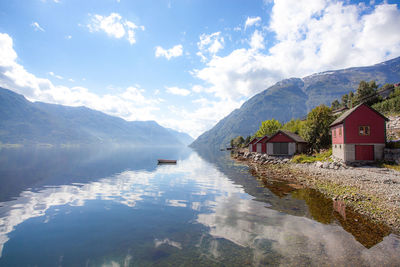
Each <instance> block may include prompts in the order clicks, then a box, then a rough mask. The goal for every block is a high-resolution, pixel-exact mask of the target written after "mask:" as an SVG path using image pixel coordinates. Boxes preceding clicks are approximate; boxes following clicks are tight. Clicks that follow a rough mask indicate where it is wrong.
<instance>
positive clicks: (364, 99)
mask: <svg viewBox="0 0 400 267" xmlns="http://www.w3.org/2000/svg"><path fill="white" fill-rule="evenodd" d="M377 88H378V85H376V83H375V81H370V82H366V81H361V82H360V84H359V85H358V88H357V92H356V104H357V105H358V104H360V103H367V104H369V105H372V104H374V103H376V102H377V101H378V97H377V94H376V89H377Z"/></svg>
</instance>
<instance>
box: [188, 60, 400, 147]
mask: <svg viewBox="0 0 400 267" xmlns="http://www.w3.org/2000/svg"><path fill="white" fill-rule="evenodd" d="M361 80H366V81H370V80H375V81H376V82H377V84H384V83H395V82H399V81H400V57H398V58H395V59H392V60H389V61H386V62H383V63H380V64H376V65H373V66H369V67H358V68H349V69H344V70H336V71H326V72H321V73H316V74H313V75H310V76H307V77H304V78H302V79H300V78H290V79H285V80H282V81H280V82H278V83H276V84H275V85H273V86H271V87H269V88H268V89H266V90H265V91H263V92H261V93H259V94H257V95H255V96H253V97H252V98H250V99H249V100H248V101H246V102H245V103H244V104H243V105H242V106H241V107H240V108H239V109H236V110H234V111H233V112H231V113H230V114H229V115H228V116H226V117H225V118H224V119H222V120H221V121H219V122H218V123H217V124H216V125H215V126H214V127H213V128H212V129H210V130H209V131H207V132H205V133H203V134H202V135H200V136H199V137H198V138H197V139H196V140H195V141H194V142H193V143H192V144H191V145H190V146H192V147H194V148H196V147H197V148H199V147H203V146H212V147H218V148H219V147H223V146H227V145H228V144H229V142H230V140H231V139H232V138H234V137H236V136H238V135H241V136H243V137H246V136H248V135H252V134H254V133H255V132H256V131H257V129H258V127H259V126H260V124H261V122H262V121H265V120H268V119H272V118H275V119H277V120H279V121H281V122H287V121H289V120H290V119H292V118H301V117H303V116H305V115H306V114H307V113H308V112H309V111H310V110H311V109H313V108H314V107H316V106H318V105H320V104H326V105H330V104H331V103H332V101H333V100H335V99H339V98H341V96H342V95H343V94H347V93H348V92H349V91H352V90H355V89H357V87H358V84H359V83H360V81H361Z"/></svg>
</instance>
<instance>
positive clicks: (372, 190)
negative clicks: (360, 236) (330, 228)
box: [236, 155, 400, 233]
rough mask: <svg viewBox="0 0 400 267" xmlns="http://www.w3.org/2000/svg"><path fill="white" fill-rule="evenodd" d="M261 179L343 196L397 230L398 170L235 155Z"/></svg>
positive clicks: (399, 224) (336, 197)
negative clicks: (276, 180)
mask: <svg viewBox="0 0 400 267" xmlns="http://www.w3.org/2000/svg"><path fill="white" fill-rule="evenodd" d="M236 158H237V159H238V160H240V161H245V162H246V163H247V164H248V165H249V166H250V167H251V168H252V169H253V171H254V172H255V174H256V175H257V176H259V177H260V178H261V179H266V180H268V179H280V180H286V181H288V182H291V183H292V182H295V183H296V184H297V185H301V186H304V187H310V188H314V189H317V190H318V191H320V192H322V193H324V194H326V195H327V196H329V197H331V198H332V199H334V200H343V201H344V202H345V203H346V205H348V206H351V207H352V208H353V209H354V210H355V211H357V212H359V213H361V214H364V215H367V216H368V217H370V218H371V219H373V220H374V221H377V222H380V223H384V224H386V225H388V226H390V228H392V229H393V230H394V231H395V232H396V233H400V172H398V171H395V170H391V169H387V168H378V167H374V166H360V167H342V166H341V167H339V168H336V166H335V168H323V167H322V164H321V163H320V162H317V163H309V164H295V163H291V162H290V161H288V160H287V159H282V158H281V159H278V160H276V161H271V160H269V161H268V160H267V161H265V160H260V159H259V158H258V157H255V156H247V157H243V155H239V156H236Z"/></svg>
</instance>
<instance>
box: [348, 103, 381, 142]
mask: <svg viewBox="0 0 400 267" xmlns="http://www.w3.org/2000/svg"><path fill="white" fill-rule="evenodd" d="M359 126H369V127H370V135H364V136H360V135H359V133H358V128H359ZM344 129H345V140H344V141H345V143H346V144H360V143H361V144H362V143H364V144H366V143H385V119H384V118H383V117H381V116H379V115H378V114H376V112H374V111H372V110H371V109H369V108H368V107H366V106H364V105H363V106H360V107H359V108H358V109H357V110H355V111H354V112H353V113H352V114H350V115H349V116H348V117H347V118H346V119H345V121H344Z"/></svg>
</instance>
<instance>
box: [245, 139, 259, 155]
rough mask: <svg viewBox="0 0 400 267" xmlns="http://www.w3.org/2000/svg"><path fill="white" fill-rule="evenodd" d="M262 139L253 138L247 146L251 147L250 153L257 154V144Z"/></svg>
mask: <svg viewBox="0 0 400 267" xmlns="http://www.w3.org/2000/svg"><path fill="white" fill-rule="evenodd" d="M259 139H260V138H258V137H255V138H253V139H252V140H251V141H250V142H249V143H248V144H247V145H248V147H249V152H257V144H256V143H257V142H258V140H259Z"/></svg>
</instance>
